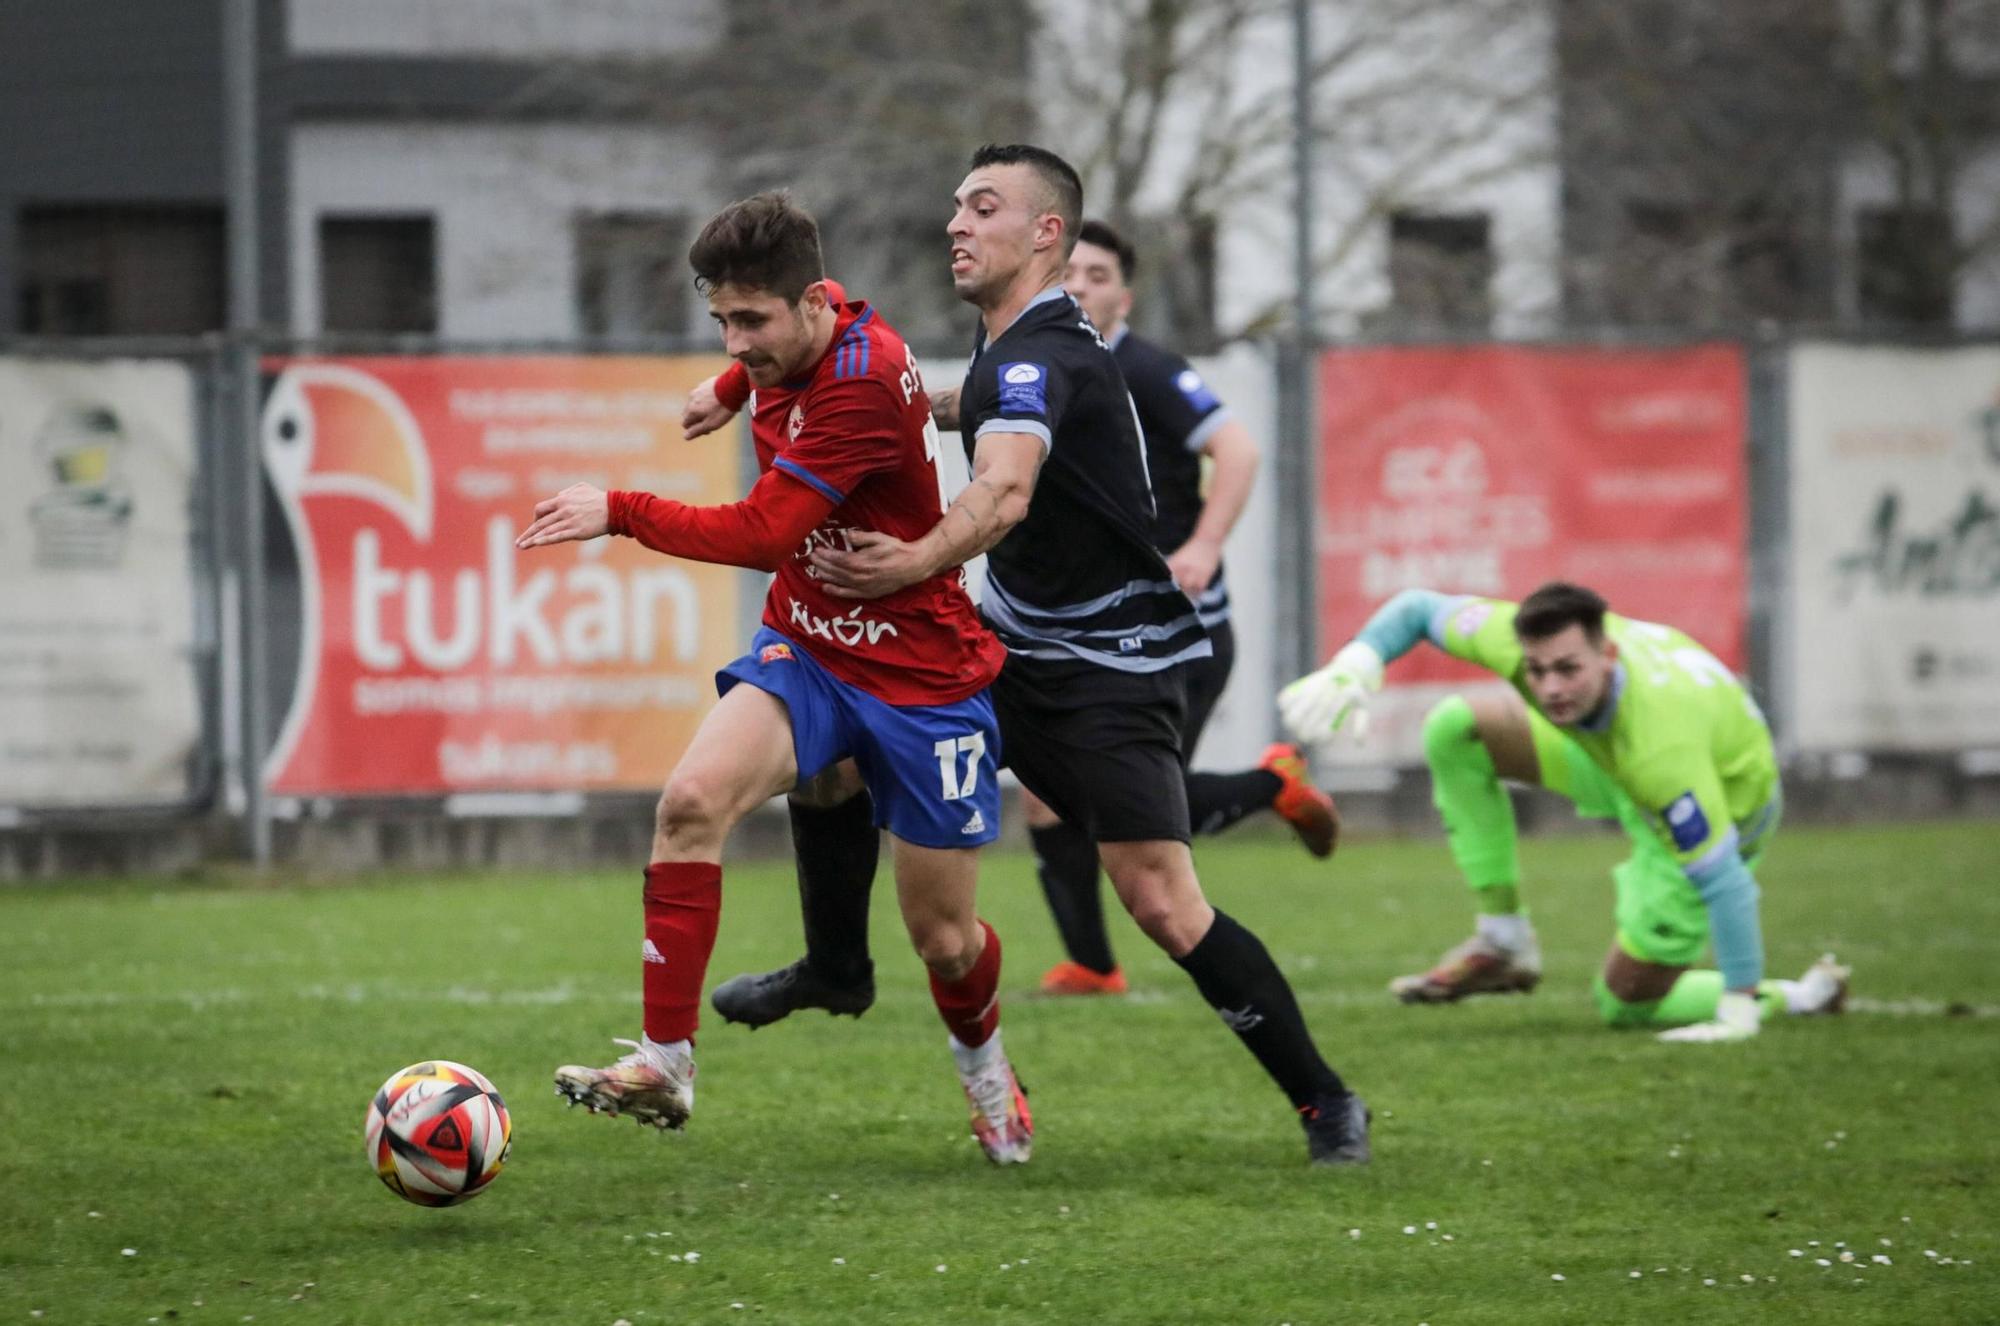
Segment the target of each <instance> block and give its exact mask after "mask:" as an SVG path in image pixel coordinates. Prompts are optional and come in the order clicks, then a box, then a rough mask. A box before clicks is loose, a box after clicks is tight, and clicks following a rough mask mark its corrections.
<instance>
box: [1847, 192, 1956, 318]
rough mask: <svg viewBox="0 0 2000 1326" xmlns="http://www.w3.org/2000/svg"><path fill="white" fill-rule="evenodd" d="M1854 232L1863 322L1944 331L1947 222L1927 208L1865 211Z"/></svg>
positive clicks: (1948, 306)
mask: <svg viewBox="0 0 2000 1326" xmlns="http://www.w3.org/2000/svg"><path fill="white" fill-rule="evenodd" d="M1855 230H1856V235H1855V238H1856V250H1857V257H1858V258H1859V262H1860V272H1859V291H1858V293H1859V296H1860V300H1859V302H1860V313H1861V318H1862V320H1863V321H1864V322H1893V323H1901V324H1904V325H1906V326H1920V327H1921V326H1932V327H1938V326H1949V325H1950V324H1951V321H1952V290H1951V286H1952V281H1951V277H1952V234H1951V222H1950V220H1949V219H1948V218H1947V217H1946V216H1945V215H1944V214H1943V213H1941V212H1938V211H1936V210H1934V209H1931V208H1924V207H1918V208H1900V207H1878V208H1868V209H1865V210H1864V211H1862V212H1861V214H1860V215H1859V216H1858V217H1856V219H1855Z"/></svg>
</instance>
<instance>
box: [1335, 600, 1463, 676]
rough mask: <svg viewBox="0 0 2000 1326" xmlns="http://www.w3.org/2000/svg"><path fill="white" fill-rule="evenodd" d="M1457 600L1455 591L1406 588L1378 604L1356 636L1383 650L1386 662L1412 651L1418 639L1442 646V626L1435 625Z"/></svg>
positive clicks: (1365, 642)
mask: <svg viewBox="0 0 2000 1326" xmlns="http://www.w3.org/2000/svg"><path fill="white" fill-rule="evenodd" d="M1454 602H1456V599H1455V598H1454V597H1453V596H1452V595H1449V594H1440V593H1438V592H1437V591H1436V590H1434V589H1406V590H1404V591H1403V592H1402V593H1400V594H1398V595H1396V597H1394V598H1392V599H1390V600H1389V601H1388V602H1387V603H1384V604H1383V605H1382V606H1381V607H1379V608H1377V609H1376V610H1375V615H1374V616H1373V617H1370V618H1369V619H1368V624H1367V625H1366V626H1364V627H1362V628H1361V631H1360V633H1359V634H1357V635H1356V636H1355V637H1354V638H1355V639H1356V640H1359V641H1361V642H1363V643H1364V644H1366V645H1368V646H1369V647H1370V648H1372V649H1373V650H1374V651H1375V652H1376V653H1378V654H1380V655H1381V656H1382V661H1383V662H1384V663H1393V662H1394V661H1395V660H1397V659H1399V658H1401V657H1402V656H1403V655H1405V654H1407V653H1409V652H1410V651H1411V650H1412V649H1414V648H1416V646H1417V642H1418V641H1419V640H1429V641H1430V642H1431V643H1432V644H1434V645H1440V646H1442V645H1443V644H1444V640H1443V639H1442V629H1441V627H1440V628H1438V629H1433V624H1434V622H1437V621H1441V618H1440V613H1441V611H1442V610H1443V609H1444V608H1446V607H1448V606H1450V605H1451V604H1452V603H1454Z"/></svg>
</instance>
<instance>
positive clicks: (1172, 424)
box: [1111, 327, 1230, 626]
mask: <svg viewBox="0 0 2000 1326" xmlns="http://www.w3.org/2000/svg"><path fill="white" fill-rule="evenodd" d="M1111 355H1112V358H1114V359H1116V360H1117V361H1118V371H1119V372H1121V373H1123V374H1124V375H1125V386H1126V388H1127V389H1128V390H1130V391H1131V393H1132V405H1133V408H1135V409H1136V410H1138V412H1139V431H1140V433H1141V434H1142V435H1143V436H1144V437H1145V439H1146V468H1147V469H1148V470H1149V471H1150V472H1151V475H1152V480H1153V505H1154V507H1155V509H1156V515H1155V516H1154V519H1153V544H1154V546H1155V547H1157V548H1158V549H1159V550H1160V551H1161V552H1165V553H1170V552H1172V551H1173V550H1174V549H1176V548H1178V547H1180V546H1181V545H1182V544H1183V543H1186V542H1187V541H1188V537H1189V536H1190V535H1192V534H1193V533H1194V528H1195V526H1196V525H1197V524H1199V523H1200V521H1201V509H1202V506H1203V502H1202V495H1201V458H1202V454H1203V449H1204V448H1205V447H1206V446H1207V445H1208V439H1209V438H1210V437H1211V436H1213V435H1214V433H1215V430H1216V429H1217V428H1220V427H1221V426H1222V425H1223V424H1224V423H1226V422H1228V420H1229V417H1230V415H1229V407H1228V406H1226V405H1224V404H1223V403H1222V402H1221V401H1220V400H1219V399H1217V398H1216V395H1215V393H1214V392H1213V391H1211V390H1209V387H1208V384H1207V383H1206V382H1204V381H1202V377H1201V374H1199V373H1197V372H1196V371H1195V369H1194V365H1192V364H1190V363H1188V361H1187V360H1185V359H1183V358H1181V357H1180V356H1179V355H1177V354H1175V353H1174V352H1173V351H1171V350H1169V349H1167V348H1166V347H1165V346H1162V345H1157V344H1155V343H1154V342H1152V341H1149V340H1147V339H1146V338H1144V337H1143V336H1135V335H1133V334H1132V330H1131V328H1129V327H1120V328H1119V329H1118V333H1117V335H1115V336H1114V337H1112V339H1111ZM1195 606H1196V607H1198V608H1199V609H1200V610H1201V620H1202V623H1203V624H1204V625H1207V626H1214V625H1216V624H1217V623H1218V622H1223V621H1227V620H1228V619H1229V589H1228V586H1227V585H1226V584H1225V583H1224V579H1223V568H1222V566H1221V565H1220V564H1218V565H1217V566H1216V568H1215V579H1214V580H1212V581H1210V582H1209V585H1208V588H1207V589H1206V590H1205V591H1203V593H1202V594H1201V595H1200V597H1198V598H1197V599H1196V600H1195Z"/></svg>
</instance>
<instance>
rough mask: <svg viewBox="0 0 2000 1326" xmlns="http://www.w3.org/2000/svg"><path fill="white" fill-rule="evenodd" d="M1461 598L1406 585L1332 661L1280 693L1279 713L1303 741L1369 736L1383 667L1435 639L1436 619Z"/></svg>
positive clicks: (1342, 647)
mask: <svg viewBox="0 0 2000 1326" xmlns="http://www.w3.org/2000/svg"><path fill="white" fill-rule="evenodd" d="M1457 601H1458V600H1457V599H1456V598H1454V597H1453V596H1451V595H1449V594H1440V593H1438V592H1437V591H1436V590H1431V589H1406V590H1404V591H1403V592H1402V593H1400V594H1398V595H1396V596H1395V597H1394V598H1392V599H1390V600H1389V601H1388V602H1387V603H1384V604H1383V605H1382V606H1381V607H1379V608H1377V609H1376V610H1375V615H1374V616H1373V617H1370V618H1369V619H1368V624H1367V625H1366V626H1363V627H1362V628H1361V631H1360V634H1358V635H1356V636H1355V637H1354V639H1352V640H1350V641H1348V642H1347V643H1346V644H1345V645H1343V646H1341V648H1340V650H1339V652H1337V653H1335V654H1334V656H1333V658H1332V659H1330V660H1329V661H1328V662H1327V664H1326V666H1325V667H1323V668H1320V669H1319V670H1318V671H1316V672H1308V673H1307V674H1306V675H1305V676H1303V677H1300V678H1299V679H1298V680H1297V681H1295V682H1293V683H1292V684H1291V685H1289V686H1287V687H1285V688H1284V689H1283V690H1281V691H1279V692H1278V713H1279V715H1280V716H1281V717H1282V718H1283V719H1284V721H1285V727H1286V729H1287V730H1289V731H1290V732H1291V734H1292V735H1293V736H1294V737H1296V738H1297V739H1298V740H1300V741H1306V742H1314V741H1326V740H1328V739H1329V738H1331V737H1333V736H1334V735H1335V734H1336V733H1340V732H1344V733H1346V734H1347V735H1348V736H1350V737H1352V738H1353V739H1354V740H1355V741H1357V742H1359V741H1363V740H1365V739H1366V738H1367V735H1368V698H1369V697H1370V696H1372V695H1373V694H1375V692H1377V691H1379V690H1381V689H1382V669H1383V668H1384V667H1386V666H1387V665H1388V664H1390V663H1393V662H1395V661H1396V660H1397V659H1399V658H1401V657H1402V656H1403V655H1404V654H1406V653H1408V652H1409V651H1410V650H1412V649H1414V648H1415V647H1416V646H1417V644H1418V642H1419V641H1422V640H1427V639H1431V638H1432V632H1433V630H1434V624H1435V623H1436V622H1437V621H1438V619H1439V618H1440V617H1441V616H1442V614H1443V613H1444V611H1445V610H1446V609H1448V608H1449V607H1450V606H1451V605H1452V604H1454V603H1456V602H1457Z"/></svg>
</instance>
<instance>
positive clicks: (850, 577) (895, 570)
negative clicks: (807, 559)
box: [812, 529, 930, 599]
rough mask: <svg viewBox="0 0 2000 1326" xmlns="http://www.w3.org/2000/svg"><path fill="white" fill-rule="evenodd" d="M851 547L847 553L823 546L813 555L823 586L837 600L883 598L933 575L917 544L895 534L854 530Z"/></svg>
mask: <svg viewBox="0 0 2000 1326" xmlns="http://www.w3.org/2000/svg"><path fill="white" fill-rule="evenodd" d="M847 544H848V550H847V551H841V550H839V549H835V548H829V547H826V546H824V545H822V546H820V547H817V548H815V549H813V554H812V566H813V571H814V573H815V574H817V575H818V576H819V582H820V584H822V585H824V586H826V592H827V593H829V594H831V595H833V597H835V598H837V599H879V598H881V597H882V596H883V595H885V594H893V593H895V592H896V591H897V590H899V589H902V588H903V587H904V586H906V585H914V584H916V583H917V582H918V581H919V580H922V579H923V578H924V577H925V576H927V575H929V574H930V568H929V567H927V566H926V565H924V557H923V554H922V552H921V551H920V550H919V549H918V547H917V545H916V544H914V543H905V542H903V540H901V539H899V538H897V537H895V536H894V535H893V534H880V533H877V532H876V531H874V530H866V529H858V530H853V531H850V532H849V533H848V536H847Z"/></svg>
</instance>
